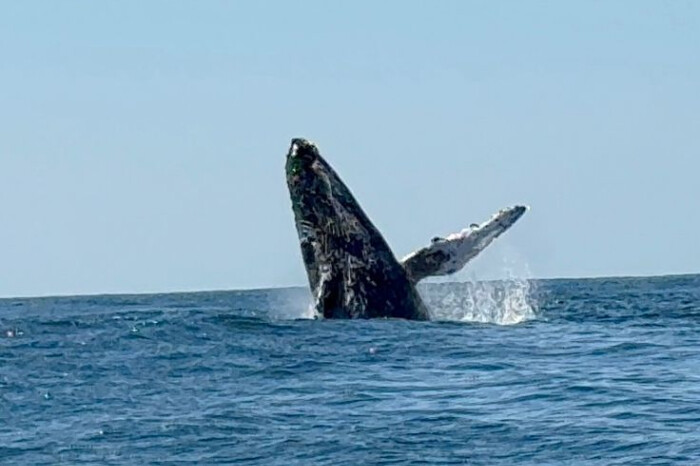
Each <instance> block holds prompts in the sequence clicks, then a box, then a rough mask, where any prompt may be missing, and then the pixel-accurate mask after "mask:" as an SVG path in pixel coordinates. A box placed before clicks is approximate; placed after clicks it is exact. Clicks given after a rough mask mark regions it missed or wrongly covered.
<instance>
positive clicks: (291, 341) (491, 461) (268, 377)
mask: <svg viewBox="0 0 700 466" xmlns="http://www.w3.org/2000/svg"><path fill="white" fill-rule="evenodd" d="M421 292H422V293H423V294H424V296H425V297H426V301H428V302H429V303H430V307H431V309H432V312H433V314H434V316H435V318H436V320H435V321H432V322H408V321H401V320H373V321H329V320H325V321H324V320H313V319H309V318H308V317H309V311H308V304H309V296H308V292H307V291H306V290H305V289H303V288H293V289H271V290H253V291H224V292H201V293H181V294H156V295H124V296H114V295H112V296H78V297H60V298H34V299H3V300H0V464H3V465H5V464H8V465H14V464H18V465H55V464H71V465H73V464H95V465H110V464H114V465H117V464H118V465H122V464H127V465H145V464H251V465H253V464H255V465H365V464H366V465H373V464H469V465H700V276H674V277H654V278H610V279H586V280H544V281H522V280H521V281H517V280H515V281H506V282H483V283H438V284H428V285H426V286H423V287H422V289H421Z"/></svg>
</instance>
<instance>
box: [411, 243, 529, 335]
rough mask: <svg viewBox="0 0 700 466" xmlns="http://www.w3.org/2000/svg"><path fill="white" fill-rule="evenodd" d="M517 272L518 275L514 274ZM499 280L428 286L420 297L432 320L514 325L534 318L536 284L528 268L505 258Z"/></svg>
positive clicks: (421, 290) (426, 285)
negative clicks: (503, 277)
mask: <svg viewBox="0 0 700 466" xmlns="http://www.w3.org/2000/svg"><path fill="white" fill-rule="evenodd" d="M515 270H518V273H515ZM502 272H503V275H505V276H506V278H505V279H502V280H490V281H480V280H477V279H476V278H474V277H472V278H471V279H470V280H469V281H464V282H442V283H428V284H425V285H423V286H421V287H420V293H421V296H422V297H423V299H424V300H425V302H426V304H427V305H428V308H429V309H430V314H431V317H432V318H433V319H434V320H450V321H461V322H481V323H491V324H498V325H513V324H519V323H521V322H525V321H528V320H532V319H534V318H535V317H536V307H537V306H536V304H537V303H536V300H535V298H534V296H535V293H534V292H535V289H534V287H535V284H534V282H533V281H532V280H530V277H531V275H530V272H529V268H528V266H527V264H525V263H522V262H521V263H520V264H516V263H515V262H514V261H513V260H511V259H510V258H506V257H504V268H503V270H502Z"/></svg>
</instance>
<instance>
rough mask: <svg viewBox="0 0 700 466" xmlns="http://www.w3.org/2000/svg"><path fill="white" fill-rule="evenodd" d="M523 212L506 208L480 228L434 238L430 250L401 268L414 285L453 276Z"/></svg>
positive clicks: (411, 256)
mask: <svg viewBox="0 0 700 466" xmlns="http://www.w3.org/2000/svg"><path fill="white" fill-rule="evenodd" d="M526 210H527V207H525V206H514V207H508V208H505V209H502V210H500V211H498V212H497V213H496V214H494V215H493V216H492V217H491V218H490V219H489V220H487V221H486V222H484V223H482V224H480V225H476V224H472V225H471V226H470V227H469V228H467V229H464V230H462V231H460V232H459V233H453V234H451V235H448V236H447V237H445V238H440V239H439V240H437V241H436V240H435V238H434V239H433V241H431V244H430V245H429V246H426V247H424V248H421V249H419V250H418V251H415V252H412V253H411V254H409V255H407V256H406V257H404V258H403V259H402V260H401V265H403V267H404V269H405V270H406V272H407V274H408V276H409V277H410V278H411V280H412V281H413V282H414V283H418V282H419V281H420V280H422V279H424V278H426V277H431V276H439V275H449V274H452V273H455V272H457V271H459V270H461V269H462V268H463V267H464V266H465V265H466V264H467V262H469V261H470V260H472V259H473V258H474V257H476V256H477V255H478V254H479V253H480V252H481V251H483V250H484V249H486V247H487V246H488V245H489V244H491V242H492V241H493V240H494V239H496V238H497V237H499V236H500V235H501V234H502V233H503V232H505V231H506V230H508V229H509V228H510V227H511V226H513V224H514V223H515V222H516V221H517V220H518V219H519V218H520V217H522V215H523V214H524V213H525V211H526Z"/></svg>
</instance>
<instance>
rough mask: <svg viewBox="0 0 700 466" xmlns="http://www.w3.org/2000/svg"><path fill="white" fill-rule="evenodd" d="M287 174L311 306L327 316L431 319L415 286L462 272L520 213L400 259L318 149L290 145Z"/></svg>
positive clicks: (297, 140)
mask: <svg viewBox="0 0 700 466" xmlns="http://www.w3.org/2000/svg"><path fill="white" fill-rule="evenodd" d="M286 174H287V185H288V187H289V193H290V197H291V201H292V210H293V211H294V220H295V224H296V229H297V233H298V235H299V241H300V245H301V252H302V258H303V260H304V265H305V267H306V272H307V276H308V279H309V286H310V288H311V292H312V295H313V299H314V309H315V312H316V315H317V316H322V317H324V318H336V319H337V318H345V319H353V318H377V317H385V318H402V319H412V320H428V319H430V314H429V312H428V309H427V308H426V306H425V304H424V303H423V300H422V299H421V297H420V295H419V293H418V291H417V290H416V284H417V282H418V281H419V280H420V279H422V278H424V277H427V276H431V275H443V274H448V273H452V272H454V271H455V270H458V269H460V268H461V267H462V266H463V265H464V263H466V262H467V261H468V260H469V259H471V258H472V257H474V256H475V255H476V254H478V252H479V251H481V250H482V249H483V248H484V247H485V246H486V245H488V244H489V243H490V242H491V240H493V238H495V237H496V236H498V235H499V234H500V233H501V232H502V231H505V230H506V229H507V228H509V227H510V226H511V225H512V224H513V223H514V222H515V220H517V219H518V218H519V217H520V216H521V215H522V213H523V212H524V211H525V208H524V207H516V208H513V209H516V210H514V211H513V209H511V211H513V212H514V213H515V214H513V213H510V214H508V215H501V217H499V219H497V220H498V221H495V220H494V219H492V221H491V222H487V223H489V225H491V226H490V230H489V231H488V234H487V232H486V231H484V233H483V234H482V233H481V232H480V230H479V229H478V228H477V229H472V230H470V231H469V232H467V233H464V232H465V231H466V230H465V231H463V232H462V233H461V234H458V235H456V236H455V235H451V236H449V237H447V238H439V239H438V241H433V242H432V243H431V245H430V246H427V247H425V248H422V249H420V250H419V251H417V252H415V253H413V254H411V255H409V256H407V257H406V258H405V259H404V260H403V261H402V262H399V261H398V260H397V259H396V257H395V256H394V254H393V253H392V251H391V249H390V248H389V245H388V244H387V242H386V241H385V240H384V238H383V237H382V235H381V233H379V231H378V230H377V228H376V227H375V226H374V225H373V224H372V222H371V221H370V219H369V218H368V217H367V215H366V214H365V212H364V211H363V210H362V208H361V207H360V205H359V204H358V202H357V201H356V200H355V198H354V196H353V195H352V193H351V192H350V190H349V189H348V187H347V186H346V185H345V184H344V183H343V181H342V180H341V179H340V177H339V176H338V174H337V173H336V172H335V171H334V170H333V168H332V167H331V166H330V165H329V164H328V162H326V160H325V159H324V158H323V157H321V155H320V153H319V150H318V148H317V147H316V145H315V144H313V143H311V142H309V141H307V140H305V139H301V138H295V139H293V140H292V143H291V146H290V148H289V152H288V153H287V163H286ZM520 209H522V210H520ZM503 212H504V211H501V212H500V213H499V214H502V213H503ZM499 214H497V215H499ZM494 218H495V217H494ZM504 219H506V220H508V221H507V222H506V221H504ZM493 225H497V226H496V227H494V226H493ZM484 226H486V224H484ZM460 235H461V236H460ZM451 238H452V239H451ZM472 243H473V244H472ZM465 251H467V252H468V254H466V253H465Z"/></svg>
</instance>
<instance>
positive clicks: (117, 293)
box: [0, 272, 700, 300]
mask: <svg viewBox="0 0 700 466" xmlns="http://www.w3.org/2000/svg"><path fill="white" fill-rule="evenodd" d="M693 275H700V272H685V273H665V274H660V275H590V276H583V277H573V276H568V277H530V278H525V277H514V278H510V279H519V280H528V281H555V280H601V279H632V278H667V277H690V276H693ZM510 279H509V278H506V279H503V278H497V279H489V280H460V281H458V280H454V281H445V282H432V283H467V282H471V281H475V282H494V281H506V280H510ZM428 283H431V282H428ZM305 287H307V285H284V286H260V287H253V288H230V289H222V288H219V289H208V290H170V291H137V292H128V291H124V292H121V291H114V292H112V291H108V292H94V293H84V294H71V293H66V294H61V293H57V294H46V295H33V296H30V295H24V296H0V300H9V299H50V298H89V297H108V296H151V295H169V294H198V293H230V292H243V291H269V290H284V289H292V288H305Z"/></svg>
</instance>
